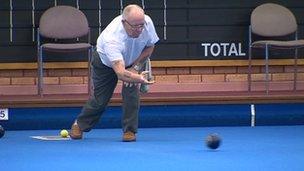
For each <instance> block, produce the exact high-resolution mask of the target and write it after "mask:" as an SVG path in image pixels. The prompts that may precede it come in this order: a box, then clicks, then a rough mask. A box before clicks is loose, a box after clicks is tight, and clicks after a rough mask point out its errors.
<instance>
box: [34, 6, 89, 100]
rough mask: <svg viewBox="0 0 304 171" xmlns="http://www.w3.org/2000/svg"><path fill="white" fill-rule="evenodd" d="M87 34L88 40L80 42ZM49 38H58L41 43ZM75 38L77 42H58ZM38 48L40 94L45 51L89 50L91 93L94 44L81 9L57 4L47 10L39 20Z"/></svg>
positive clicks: (42, 86) (39, 92)
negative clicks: (41, 40) (43, 39)
mask: <svg viewBox="0 0 304 171" xmlns="http://www.w3.org/2000/svg"><path fill="white" fill-rule="evenodd" d="M85 36H87V42H86V43H81V42H79V41H78V40H79V38H81V37H85ZM41 37H43V38H48V39H54V40H56V41H55V43H54V42H52V43H44V44H41V42H40V39H41ZM60 39H61V40H69V39H71V40H73V39H76V40H77V42H76V43H57V42H59V40H60ZM37 42H38V43H37V48H38V61H37V64H38V94H39V95H40V96H43V93H44V92H43V88H44V85H43V55H44V51H50V52H56V53H70V52H79V51H87V54H88V68H89V75H88V80H89V81H88V82H89V85H88V93H90V89H91V88H90V85H91V84H90V73H91V72H90V61H91V54H92V45H91V44H90V28H89V24H88V20H87V18H86V16H85V15H84V14H83V12H81V11H80V10H78V9H76V8H74V7H71V6H55V7H52V8H50V9H48V10H46V11H45V12H44V13H43V14H42V16H41V18H40V22H39V28H38V31H37Z"/></svg>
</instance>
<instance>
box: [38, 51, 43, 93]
mask: <svg viewBox="0 0 304 171" xmlns="http://www.w3.org/2000/svg"><path fill="white" fill-rule="evenodd" d="M42 51H43V49H42V48H39V55H38V67H37V69H38V85H37V86H38V88H37V89H38V94H39V95H40V96H41V97H43V62H42V59H43V56H42V55H43V53H42Z"/></svg>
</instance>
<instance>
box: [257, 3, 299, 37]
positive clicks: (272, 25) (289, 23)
mask: <svg viewBox="0 0 304 171" xmlns="http://www.w3.org/2000/svg"><path fill="white" fill-rule="evenodd" d="M251 29H252V32H253V33H255V34H257V35H260V36H266V37H276V36H286V35H288V34H291V33H294V32H295V31H296V30H297V21H296V18H295V16H294V15H293V13H292V12H291V11H290V10H289V9H287V8H286V7H283V6H281V5H278V4H273V3H266V4H263V5H260V6H258V7H256V8H255V9H254V10H253V12H252V13H251Z"/></svg>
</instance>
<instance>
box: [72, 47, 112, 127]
mask: <svg viewBox="0 0 304 171" xmlns="http://www.w3.org/2000/svg"><path fill="white" fill-rule="evenodd" d="M94 53H95V54H94V55H93V59H92V81H93V86H94V92H93V94H92V95H91V97H90V99H89V100H88V101H87V103H86V104H85V105H84V107H83V108H82V111H81V113H80V114H79V115H78V117H77V119H76V122H77V125H78V126H79V128H80V130H81V131H90V130H91V129H92V127H93V126H94V125H95V124H96V123H97V122H98V121H99V119H100V117H101V115H102V113H103V111H104V110H105V107H106V106H107V104H108V102H109V101H110V99H111V97H112V94H113V92H114V89H115V87H116V84H117V76H116V74H115V72H114V71H113V69H111V68H109V67H107V66H105V65H104V64H102V62H101V60H100V58H99V56H98V54H97V52H94Z"/></svg>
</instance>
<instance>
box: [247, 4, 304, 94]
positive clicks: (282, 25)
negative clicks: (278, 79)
mask: <svg viewBox="0 0 304 171" xmlns="http://www.w3.org/2000/svg"><path fill="white" fill-rule="evenodd" d="M297 29H298V26H297V21H296V18H295V16H294V15H293V13H292V12H291V11H290V10H289V9H287V8H286V7H283V6H281V5H278V4H274V3H266V4H262V5H260V6H258V7H256V8H255V9H254V10H253V12H252V13H251V25H250V26H249V65H248V66H249V67H248V91H251V84H252V81H251V73H252V48H260V49H264V50H265V77H266V93H267V94H268V93H269V50H270V49H294V50H295V58H294V80H293V81H294V83H293V84H294V86H293V89H294V91H296V89H297V60H298V48H303V47H304V40H298V35H297ZM292 34H294V39H293V40H287V41H286V40H279V38H281V37H283V36H288V35H290V36H292ZM252 35H258V36H261V37H263V38H265V39H264V40H257V41H252Z"/></svg>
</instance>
